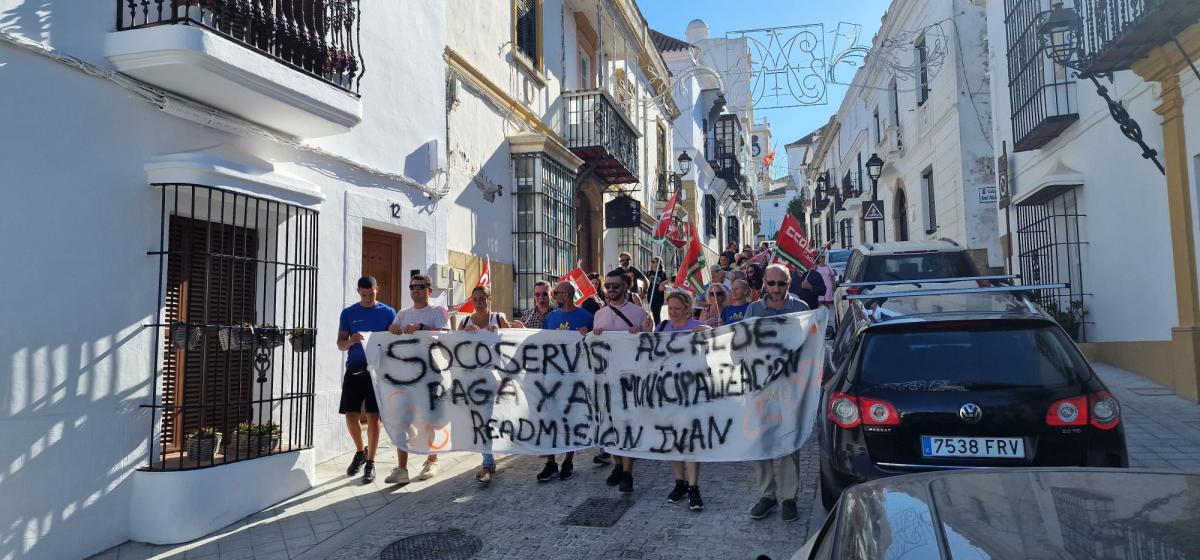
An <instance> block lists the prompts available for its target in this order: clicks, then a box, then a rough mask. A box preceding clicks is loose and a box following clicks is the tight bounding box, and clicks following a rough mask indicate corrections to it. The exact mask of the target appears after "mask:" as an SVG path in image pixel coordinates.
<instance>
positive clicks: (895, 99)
mask: <svg viewBox="0 0 1200 560" xmlns="http://www.w3.org/2000/svg"><path fill="white" fill-rule="evenodd" d="M891 99H892V126H900V87H899V86H898V85H896V80H894V79H893V80H892V87H891Z"/></svg>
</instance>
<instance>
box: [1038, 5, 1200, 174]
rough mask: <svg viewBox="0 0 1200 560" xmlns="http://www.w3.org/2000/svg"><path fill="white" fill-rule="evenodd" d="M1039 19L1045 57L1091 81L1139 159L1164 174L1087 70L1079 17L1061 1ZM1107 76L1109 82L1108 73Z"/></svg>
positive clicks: (1134, 124) (1120, 107) (1135, 129)
mask: <svg viewBox="0 0 1200 560" xmlns="http://www.w3.org/2000/svg"><path fill="white" fill-rule="evenodd" d="M1042 17H1043V19H1042V23H1041V24H1040V25H1038V39H1039V41H1040V42H1041V45H1042V49H1043V50H1045V51H1046V56H1048V57H1050V60H1052V61H1054V62H1055V63H1056V64H1058V65H1060V66H1062V67H1063V68H1070V69H1072V70H1075V76H1076V77H1078V78H1087V79H1089V80H1091V81H1092V85H1093V86H1096V94H1097V95H1099V96H1100V97H1101V98H1103V99H1104V102H1105V103H1107V104H1108V112H1109V114H1110V115H1112V118H1113V120H1114V121H1116V123H1117V126H1119V127H1121V134H1124V135H1125V137H1126V138H1128V139H1129V140H1130V141H1132V142H1133V143H1135V144H1137V145H1138V147H1139V148H1141V149H1142V157H1143V158H1145V159H1148V160H1150V161H1152V162H1154V165H1155V166H1157V167H1158V171H1159V172H1160V173H1162V174H1164V175H1166V173H1167V170H1166V169H1165V168H1164V167H1163V165H1162V163H1161V162H1159V161H1158V151H1157V150H1155V149H1154V148H1151V147H1150V146H1149V145H1147V144H1146V141H1145V140H1143V139H1142V127H1141V126H1140V125H1138V123H1137V121H1136V120H1134V118H1133V117H1131V116H1130V115H1129V111H1127V110H1125V106H1124V105H1121V104H1120V103H1119V102H1117V101H1114V100H1113V98H1112V97H1110V96H1109V95H1108V88H1106V87H1104V86H1102V85H1100V80H1097V79H1096V77H1097V75H1098V74H1097V73H1095V72H1089V71H1088V70H1087V66H1088V65H1087V63H1086V62H1085V61H1084V58H1085V53H1084V52H1083V18H1081V17H1079V13H1078V12H1076V11H1075V9H1074V8H1065V7H1063V3H1062V2H1055V3H1054V7H1053V8H1052V9H1051V10H1050V11H1049V12H1046V13H1045V14H1043V16H1042ZM1099 75H1104V74H1099ZM1198 75H1200V73H1198ZM1108 77H1109V81H1112V74H1108Z"/></svg>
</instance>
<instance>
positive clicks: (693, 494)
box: [687, 486, 704, 511]
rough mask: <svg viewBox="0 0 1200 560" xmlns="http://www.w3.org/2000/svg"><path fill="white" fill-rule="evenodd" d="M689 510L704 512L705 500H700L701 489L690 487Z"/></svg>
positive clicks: (688, 492) (688, 493)
mask: <svg viewBox="0 0 1200 560" xmlns="http://www.w3.org/2000/svg"><path fill="white" fill-rule="evenodd" d="M687 495H688V509H690V510H692V511H704V500H702V499H700V487H699V486H689V487H688V489H687Z"/></svg>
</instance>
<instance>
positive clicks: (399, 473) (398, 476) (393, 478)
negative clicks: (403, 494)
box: [383, 467, 410, 484]
mask: <svg viewBox="0 0 1200 560" xmlns="http://www.w3.org/2000/svg"><path fill="white" fill-rule="evenodd" d="M383 481H384V482H386V483H388V484H404V483H406V482H410V481H409V478H408V469H402V468H400V467H396V468H394V469H392V474H389V475H387V478H385V479H383Z"/></svg>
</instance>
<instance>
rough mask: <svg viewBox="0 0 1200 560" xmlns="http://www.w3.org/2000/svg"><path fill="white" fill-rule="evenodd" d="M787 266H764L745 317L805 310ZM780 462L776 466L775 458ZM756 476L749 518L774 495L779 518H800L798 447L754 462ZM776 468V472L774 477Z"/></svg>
mask: <svg viewBox="0 0 1200 560" xmlns="http://www.w3.org/2000/svg"><path fill="white" fill-rule="evenodd" d="M789 277H790V274H789V272H788V269H787V267H785V266H783V265H781V264H773V265H771V266H769V267H767V271H766V272H765V273H764V275H763V297H762V300H760V301H756V302H754V303H751V304H750V306H749V307H748V308H746V317H748V318H749V317H773V316H776V315H784V314H787V313H796V312H799V311H807V310H808V309H809V307H808V305H806V304H805V303H804V302H803V301H801V300H800V298H797V297H796V296H794V295H792V294H790V293H789V292H788V287H789V285H790V284H791V281H790V279H789ZM776 461H778V462H779V467H778V469H776V467H775V462H776ZM755 468H756V471H757V479H758V491H759V495H760V496H761V497H760V498H759V500H758V503H756V504H754V507H752V508H750V518H751V519H762V518H764V517H766V516H767V514H769V513H770V512H771V510H772V509H774V508H775V506H776V505H778V500H777V498H779V497H782V499H783V505H782V514H781V516H782V518H783V520H784V521H786V522H792V521H795V520H797V519H799V513H798V511H797V509H796V494H797V492H798V491H799V489H800V451H799V450H797V451H793V452H792V453H789V454H787V455H784V456H782V457H779V458H778V459H767V460H764V461H757V462H756V463H755ZM776 470H778V474H779V476H778V477H776Z"/></svg>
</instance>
